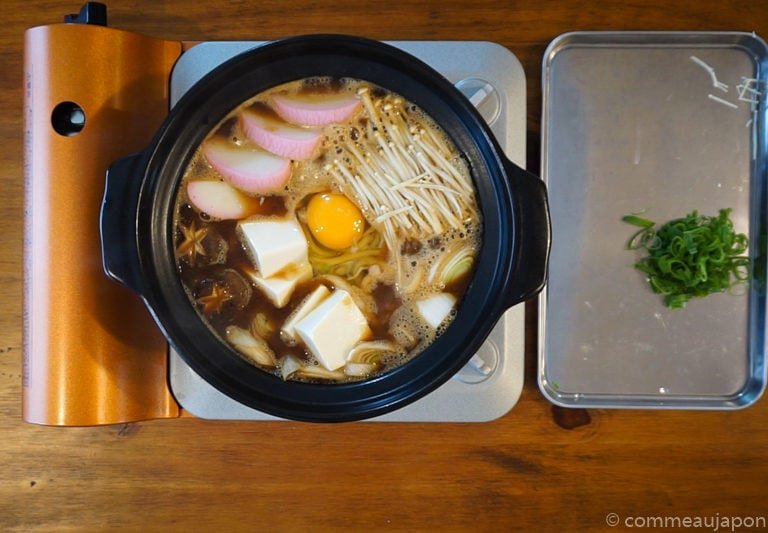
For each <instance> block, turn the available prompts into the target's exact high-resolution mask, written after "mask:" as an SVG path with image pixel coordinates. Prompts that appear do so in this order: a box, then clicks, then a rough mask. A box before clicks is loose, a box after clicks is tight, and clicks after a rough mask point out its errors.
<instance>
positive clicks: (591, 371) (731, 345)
mask: <svg viewBox="0 0 768 533" xmlns="http://www.w3.org/2000/svg"><path fill="white" fill-rule="evenodd" d="M710 69H711V70H710ZM767 70H768V49H767V48H766V44H765V42H763V41H762V40H761V39H760V38H759V37H757V36H755V35H754V34H747V33H725V32H717V33H710V32H707V33H702V32H693V33H691V32H686V33H668V32H577V33H568V34H564V35H561V36H560V37H558V38H557V39H555V40H554V41H553V42H552V43H551V44H550V46H549V47H548V48H547V51H546V53H545V56H544V61H543V93H544V94H543V116H542V130H543V132H542V177H543V178H544V180H545V181H546V182H547V185H548V187H549V193H550V207H551V215H552V225H553V238H552V256H551V263H550V276H549V283H548V288H547V290H546V291H545V292H544V293H542V295H541V297H540V328H539V331H540V339H539V340H540V342H539V387H540V389H541V390H542V392H543V393H544V395H545V396H546V397H547V398H548V399H549V400H550V401H552V402H554V403H556V404H558V405H562V406H568V407H620V408H632V407H637V408H684V409H732V408H740V407H745V406H747V405H750V404H752V403H753V402H754V401H756V400H757V398H759V396H760V395H761V394H762V392H763V389H764V388H765V382H766V368H765V364H764V354H765V325H766V313H765V303H766V295H765V281H766V279H765V272H766V225H767V224H768V218H767V215H766V184H765V181H766V149H767V146H768V142H767V137H766V96H765V93H766V90H767V89H768V87H766V83H765V80H766V76H767ZM713 73H714V76H713ZM742 77H744V78H756V79H758V82H757V83H756V85H752V87H753V88H757V89H759V90H760V91H761V92H762V94H760V95H757V94H756V93H754V92H750V91H745V90H744V87H738V86H739V85H742V84H743V83H744V79H743V78H742ZM723 84H725V85H727V88H726V87H724V85H723ZM716 85H719V87H717V86H716ZM758 86H759V87H758ZM740 94H741V96H742V98H743V99H742V100H740V99H739V95H740ZM745 99H750V100H756V101H757V103H752V102H749V101H745ZM725 207H730V208H732V209H733V214H732V219H733V220H734V224H735V226H736V229H737V230H738V231H741V232H748V234H749V237H750V246H751V250H750V255H751V258H752V261H753V267H754V275H755V277H754V278H753V280H752V282H751V284H750V287H749V289H748V290H745V291H743V292H744V294H716V295H712V296H709V297H707V298H703V299H697V300H694V301H691V302H690V303H689V304H688V305H687V307H686V308H685V309H682V310H674V311H673V310H669V309H667V308H666V307H664V306H663V304H662V301H661V299H660V297H659V296H658V295H656V294H653V293H652V292H651V291H650V289H649V288H648V287H647V284H646V282H645V280H644V278H643V275H641V274H640V273H639V272H637V271H636V270H635V269H634V268H633V267H632V264H633V262H634V261H635V260H636V258H637V256H636V254H635V253H634V252H632V251H627V250H626V249H625V244H626V242H627V240H628V238H629V237H630V236H631V235H632V233H633V232H634V230H633V229H632V227H631V226H628V225H627V224H625V223H623V222H622V221H621V218H622V216H623V215H626V214H629V213H637V212H644V213H645V215H644V216H646V217H648V218H650V219H652V220H656V221H659V222H664V221H667V220H670V219H672V218H677V217H680V216H684V215H685V214H687V213H689V212H690V211H693V210H694V209H697V210H699V211H700V212H701V213H703V214H708V215H716V214H717V212H718V210H719V209H720V208H725Z"/></svg>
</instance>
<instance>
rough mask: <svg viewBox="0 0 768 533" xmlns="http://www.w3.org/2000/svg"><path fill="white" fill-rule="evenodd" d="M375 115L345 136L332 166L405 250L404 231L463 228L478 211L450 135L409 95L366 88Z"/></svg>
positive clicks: (395, 246)
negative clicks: (431, 124)
mask: <svg viewBox="0 0 768 533" xmlns="http://www.w3.org/2000/svg"><path fill="white" fill-rule="evenodd" d="M358 94H359V95H360V97H361V99H362V101H363V104H364V106H365V110H366V112H367V115H368V121H367V124H366V126H365V128H366V131H365V132H364V133H362V134H361V135H358V136H357V139H352V138H351V137H350V136H346V137H345V140H344V141H343V142H341V143H340V150H339V151H338V154H337V155H338V157H337V158H336V159H335V160H334V161H333V164H329V165H328V166H327V167H326V169H327V170H328V171H329V172H331V174H332V175H333V176H334V178H335V179H336V180H337V182H339V184H340V185H341V187H342V188H343V189H344V190H346V191H347V192H348V193H351V194H352V195H353V196H354V197H355V199H356V200H357V202H358V205H360V207H361V208H362V209H363V211H364V212H365V213H366V216H367V218H368V220H369V222H370V223H371V224H372V225H373V226H374V227H376V228H377V229H379V230H380V231H381V232H382V234H383V235H384V239H385V240H386V243H387V245H388V247H389V249H390V250H391V251H392V252H393V253H394V254H396V256H399V248H400V245H399V243H401V242H402V241H403V240H404V239H408V238H411V239H418V240H425V239H429V238H431V237H434V236H436V235H440V234H443V233H445V232H446V231H449V230H451V229H461V228H462V227H463V226H464V223H465V222H466V221H467V220H469V219H472V218H475V217H476V216H477V205H476V203H475V200H474V190H473V187H472V183H471V179H470V176H469V172H468V171H467V170H465V171H464V172H462V170H461V166H463V165H465V163H464V162H463V161H461V159H460V157H459V155H458V154H457V153H456V151H455V150H453V149H452V148H451V147H450V146H449V145H448V144H447V141H446V140H444V139H441V138H440V137H439V135H436V134H435V132H433V131H432V130H431V129H430V128H428V127H427V128H425V127H424V126H423V125H422V124H421V123H419V122H418V119H417V118H416V117H415V116H413V114H412V113H408V112H407V110H406V109H405V105H406V103H405V101H404V100H403V99H402V98H400V97H397V96H393V95H387V96H384V97H381V98H378V97H377V98H375V99H374V98H372V97H371V94H370V91H369V90H368V89H367V88H363V89H361V90H360V91H359V93H358Z"/></svg>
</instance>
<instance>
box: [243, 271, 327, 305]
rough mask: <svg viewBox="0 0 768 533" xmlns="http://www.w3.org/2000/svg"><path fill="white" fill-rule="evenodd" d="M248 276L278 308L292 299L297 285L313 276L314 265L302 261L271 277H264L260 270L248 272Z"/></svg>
mask: <svg viewBox="0 0 768 533" xmlns="http://www.w3.org/2000/svg"><path fill="white" fill-rule="evenodd" d="M247 274H248V277H250V278H251V280H252V281H253V282H254V283H255V284H256V287H258V288H259V289H260V290H261V292H263V293H264V295H265V296H266V297H267V298H269V300H270V301H271V302H272V303H273V304H275V307H277V308H278V309H280V308H283V307H285V304H287V303H288V300H290V299H291V295H292V294H293V290H294V289H295V288H296V285H298V284H299V283H301V282H302V281H306V280H308V279H310V278H311V277H312V265H310V264H309V263H302V264H301V265H295V266H294V265H291V266H289V267H286V268H284V269H283V270H281V271H280V272H278V273H277V274H275V275H274V276H272V277H270V278H263V277H261V276H260V275H259V273H258V272H255V271H250V272H247Z"/></svg>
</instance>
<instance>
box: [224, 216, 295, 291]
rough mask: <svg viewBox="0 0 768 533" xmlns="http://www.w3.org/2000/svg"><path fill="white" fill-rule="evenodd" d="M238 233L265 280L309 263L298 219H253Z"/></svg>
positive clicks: (241, 225) (238, 227)
mask: <svg viewBox="0 0 768 533" xmlns="http://www.w3.org/2000/svg"><path fill="white" fill-rule="evenodd" d="M237 229H238V236H239V237H240V240H241V241H242V243H243V244H244V245H245V247H246V250H247V251H248V253H249V254H250V256H251V258H252V259H253V261H255V263H256V265H255V266H256V268H257V269H258V270H259V274H260V275H261V277H262V278H269V277H272V276H274V275H275V274H277V273H278V272H280V271H281V270H283V269H284V268H286V267H288V266H289V265H301V264H304V263H308V262H309V260H308V258H307V254H308V248H307V240H306V238H305V236H304V232H303V231H302V229H301V226H300V225H299V222H298V221H297V220H296V219H295V218H287V219H286V218H252V219H248V220H244V221H242V222H240V223H239V224H238V225H237Z"/></svg>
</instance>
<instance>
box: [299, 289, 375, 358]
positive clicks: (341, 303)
mask: <svg viewBox="0 0 768 533" xmlns="http://www.w3.org/2000/svg"><path fill="white" fill-rule="evenodd" d="M370 332H371V330H370V328H369V327H368V321H367V320H366V319H365V316H364V315H363V313H362V312H361V311H360V309H358V307H357V305H355V301H354V300H353V299H352V296H351V295H350V294H349V293H348V292H347V291H343V290H335V291H334V292H333V294H331V296H329V297H328V298H326V299H325V301H323V302H322V303H321V304H320V305H318V306H317V307H316V308H315V309H314V310H313V311H312V312H311V313H309V314H308V315H307V316H306V317H304V319H302V320H301V321H300V322H299V323H298V324H296V334H297V335H298V336H299V338H301V340H302V341H304V344H306V346H307V349H308V350H309V351H310V352H312V355H314V356H315V358H317V361H318V362H319V363H320V364H321V365H322V366H324V367H325V368H327V369H328V370H336V369H337V368H341V367H342V366H344V364H345V363H346V362H347V356H348V355H349V352H350V350H352V348H353V347H354V346H355V344H357V343H358V342H360V341H361V340H362V339H364V338H366V337H368V336H369V335H370Z"/></svg>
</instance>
